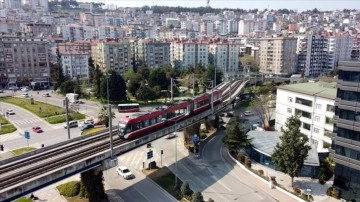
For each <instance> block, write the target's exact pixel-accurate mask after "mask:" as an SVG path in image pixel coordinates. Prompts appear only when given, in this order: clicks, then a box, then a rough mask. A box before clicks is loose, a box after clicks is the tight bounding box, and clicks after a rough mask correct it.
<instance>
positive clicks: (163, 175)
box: [145, 167, 182, 200]
mask: <svg viewBox="0 0 360 202" xmlns="http://www.w3.org/2000/svg"><path fill="white" fill-rule="evenodd" d="M145 173H147V171H145ZM147 176H148V177H149V178H150V179H152V180H153V181H154V182H156V183H157V184H158V185H160V186H161V187H162V188H163V189H165V190H166V191H167V192H169V194H171V195H172V196H173V197H175V198H176V199H177V200H181V199H182V197H181V193H180V189H179V188H180V187H181V185H182V181H181V180H180V179H179V178H178V180H177V183H178V189H175V188H174V186H175V175H174V173H172V172H171V171H170V170H169V169H168V168H167V167H162V168H159V169H157V170H155V171H153V172H151V173H149V174H148V175H147Z"/></svg>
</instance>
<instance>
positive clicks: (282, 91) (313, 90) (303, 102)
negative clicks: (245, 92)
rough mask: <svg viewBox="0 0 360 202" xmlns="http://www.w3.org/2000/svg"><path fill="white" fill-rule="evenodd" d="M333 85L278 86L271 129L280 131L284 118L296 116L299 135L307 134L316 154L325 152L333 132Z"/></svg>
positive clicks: (334, 90) (302, 84) (320, 83)
mask: <svg viewBox="0 0 360 202" xmlns="http://www.w3.org/2000/svg"><path fill="white" fill-rule="evenodd" d="M335 97H336V84H331V83H325V82H317V83H298V84H290V85H286V86H279V87H278V88H277V93H276V115H275V116H276V118H275V120H276V122H275V129H276V130H277V131H280V130H281V127H284V126H285V123H286V121H287V119H288V118H289V117H291V116H293V115H298V116H300V121H301V128H300V132H301V133H303V134H305V135H307V136H308V138H309V140H310V141H311V143H312V144H314V145H317V151H318V152H327V151H328V149H327V148H329V146H330V144H331V133H332V132H333V129H334V124H333V117H334V112H335V107H334V106H335Z"/></svg>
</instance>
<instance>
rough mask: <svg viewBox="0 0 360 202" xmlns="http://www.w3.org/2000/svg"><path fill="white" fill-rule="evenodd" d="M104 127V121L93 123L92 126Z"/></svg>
mask: <svg viewBox="0 0 360 202" xmlns="http://www.w3.org/2000/svg"><path fill="white" fill-rule="evenodd" d="M101 125H105V120H97V121H95V122H94V126H101Z"/></svg>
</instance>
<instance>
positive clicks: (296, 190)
mask: <svg viewBox="0 0 360 202" xmlns="http://www.w3.org/2000/svg"><path fill="white" fill-rule="evenodd" d="M293 190H294V192H295V194H297V195H299V194H301V189H299V187H293Z"/></svg>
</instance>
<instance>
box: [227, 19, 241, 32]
mask: <svg viewBox="0 0 360 202" xmlns="http://www.w3.org/2000/svg"><path fill="white" fill-rule="evenodd" d="M226 29H227V33H231V34H233V33H237V32H238V30H239V22H238V21H237V20H235V19H230V20H228V21H226Z"/></svg>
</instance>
